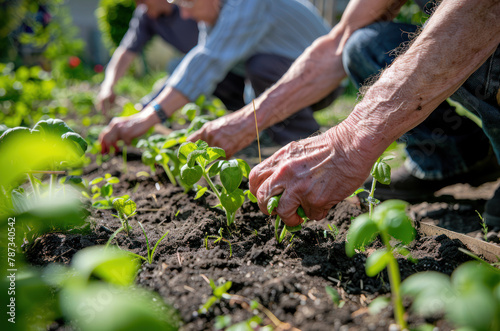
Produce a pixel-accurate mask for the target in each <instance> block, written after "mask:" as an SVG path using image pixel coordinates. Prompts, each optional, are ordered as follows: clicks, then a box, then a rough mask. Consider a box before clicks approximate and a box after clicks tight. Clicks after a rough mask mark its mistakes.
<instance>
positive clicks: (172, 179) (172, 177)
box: [161, 163, 177, 186]
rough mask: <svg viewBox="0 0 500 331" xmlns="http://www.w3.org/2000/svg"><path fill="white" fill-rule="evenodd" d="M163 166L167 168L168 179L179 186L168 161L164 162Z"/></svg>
mask: <svg viewBox="0 0 500 331" xmlns="http://www.w3.org/2000/svg"><path fill="white" fill-rule="evenodd" d="M161 166H162V167H163V169H164V170H165V173H166V174H167V177H168V179H169V180H170V182H171V183H172V184H173V185H174V186H177V181H176V180H175V177H174V174H173V173H172V171H170V167H169V166H168V163H167V164H166V165H165V164H163V163H162V165H161Z"/></svg>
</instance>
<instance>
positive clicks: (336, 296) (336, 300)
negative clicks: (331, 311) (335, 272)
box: [325, 286, 340, 306]
mask: <svg viewBox="0 0 500 331" xmlns="http://www.w3.org/2000/svg"><path fill="white" fill-rule="evenodd" d="M325 291H326V294H328V296H329V297H330V299H332V301H333V303H334V304H335V305H337V306H338V305H339V304H340V295H339V292H338V291H337V290H336V289H334V288H333V287H331V286H325Z"/></svg>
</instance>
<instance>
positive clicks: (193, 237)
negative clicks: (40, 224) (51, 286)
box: [26, 153, 498, 330]
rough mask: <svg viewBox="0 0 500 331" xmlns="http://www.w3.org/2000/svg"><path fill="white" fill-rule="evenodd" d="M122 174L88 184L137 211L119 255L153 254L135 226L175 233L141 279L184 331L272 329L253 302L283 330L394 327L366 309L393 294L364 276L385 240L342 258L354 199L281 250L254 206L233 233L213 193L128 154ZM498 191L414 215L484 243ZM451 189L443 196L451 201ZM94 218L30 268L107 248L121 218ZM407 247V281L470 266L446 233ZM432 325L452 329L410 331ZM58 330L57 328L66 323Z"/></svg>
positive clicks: (106, 168)
mask: <svg viewBox="0 0 500 331" xmlns="http://www.w3.org/2000/svg"><path fill="white" fill-rule="evenodd" d="M122 169H123V162H122V159H121V157H114V158H111V159H110V160H109V161H107V162H105V163H103V164H102V165H101V166H97V165H96V164H95V163H93V164H92V165H90V166H88V167H87V168H86V169H85V171H84V177H85V178H86V179H92V178H95V177H98V176H104V174H106V173H110V174H111V175H113V176H117V177H119V178H120V183H119V184H117V185H116V186H115V188H114V189H115V193H116V195H121V194H129V195H130V196H131V198H132V199H133V200H134V201H135V202H136V203H137V211H138V213H137V215H136V216H134V218H133V219H132V221H131V225H132V227H133V231H132V232H131V234H130V236H129V237H128V236H126V234H125V233H124V232H122V233H120V234H119V235H118V236H117V237H116V239H115V242H116V243H118V245H119V246H120V247H121V248H122V249H126V250H130V251H132V252H134V253H137V254H140V255H142V256H145V255H146V244H145V239H144V236H143V234H142V231H141V229H140V227H139V226H138V224H137V221H140V222H141V223H142V224H143V225H144V227H145V229H146V233H147V234H148V237H149V240H150V242H156V241H157V240H158V239H159V238H160V237H161V236H162V235H163V234H164V233H165V232H167V231H169V234H168V235H167V237H166V238H165V240H164V241H163V242H162V243H161V244H160V245H159V247H158V251H157V253H156V256H155V261H154V263H153V264H148V263H144V264H143V266H142V268H141V270H140V272H139V275H138V278H137V282H138V283H139V284H140V285H141V286H144V287H146V288H149V289H152V290H154V291H156V292H158V293H159V294H160V295H161V296H162V297H163V298H164V300H165V301H166V302H167V303H170V304H171V305H172V306H174V307H175V308H176V309H177V310H178V311H179V313H180V316H181V318H182V320H183V323H184V324H183V327H182V328H183V329H184V330H209V329H215V328H216V327H219V326H221V325H224V323H226V326H227V325H232V324H235V323H238V322H242V321H246V320H248V319H249V318H251V317H252V316H254V315H255V314H256V315H258V316H260V317H261V318H262V319H263V321H264V322H263V323H262V324H263V325H266V324H270V323H271V322H272V321H273V317H272V315H270V314H269V313H267V314H266V312H267V311H266V310H265V309H262V308H259V309H250V308H249V303H250V302H251V300H255V301H257V302H258V303H260V304H261V305H262V306H264V307H266V308H267V309H268V310H269V312H271V313H272V314H273V315H274V316H275V317H276V318H277V319H279V320H280V321H281V322H284V323H287V324H282V325H281V326H280V328H278V329H291V328H292V327H294V328H298V329H301V330H348V329H353V330H387V329H388V328H389V326H390V325H391V324H392V323H394V319H393V313H392V308H390V306H389V307H386V308H384V309H383V310H382V311H381V312H380V313H378V314H376V315H372V314H370V313H369V310H368V308H367V307H368V304H369V303H370V302H371V301H372V300H373V299H375V298H376V297H379V296H387V297H389V290H390V288H389V281H388V277H387V273H386V272H385V271H384V272H383V273H382V274H381V276H379V277H375V278H370V277H368V276H367V275H366V273H365V261H366V257H367V255H369V254H370V253H371V252H373V251H374V250H375V249H376V248H380V247H381V246H382V245H381V243H380V242H379V241H375V242H374V243H373V244H372V245H370V246H369V247H368V248H367V249H366V251H365V252H360V253H358V254H356V255H355V256H354V257H352V258H349V257H347V256H346V253H345V241H346V233H347V229H348V227H349V225H350V221H351V219H352V218H353V217H356V216H358V215H360V214H361V213H363V212H365V211H366V210H364V209H363V208H362V207H361V206H360V205H359V204H358V203H357V200H356V199H348V200H347V201H343V202H341V203H339V204H338V205H337V206H336V207H335V208H333V209H332V210H331V211H330V212H329V214H328V216H327V217H326V218H325V219H324V220H321V221H318V222H309V223H308V224H307V225H306V226H305V228H304V229H303V230H302V231H300V232H299V233H297V234H296V235H295V236H294V238H293V240H292V241H291V242H290V241H289V238H290V237H288V238H287V239H286V240H285V241H283V242H282V243H281V244H278V243H277V241H276V239H275V238H274V221H273V220H271V218H270V217H268V216H265V215H264V214H262V213H261V212H260V211H259V209H258V207H257V205H256V204H253V203H251V202H249V201H247V202H245V203H244V205H243V207H242V208H241V209H240V212H239V213H238V214H237V217H236V221H235V226H232V227H230V228H229V229H228V228H227V226H226V220H225V215H224V213H223V212H222V211H220V210H218V209H213V208H210V206H213V205H215V204H217V202H216V201H215V199H212V198H211V197H210V196H206V197H202V198H201V199H198V200H194V199H193V198H194V193H192V192H191V193H188V194H184V190H183V189H182V188H179V187H174V186H173V185H172V184H170V183H169V182H168V179H167V177H166V176H165V175H164V173H163V170H160V169H159V170H158V171H157V173H158V175H153V176H150V177H148V176H144V175H139V176H137V173H139V172H140V171H148V170H149V168H148V167H146V166H145V165H143V164H142V163H141V161H140V158H139V157H138V155H137V154H134V153H131V154H130V155H129V161H128V163H127V172H126V173H125V172H123V171H122ZM245 185H247V184H246V183H243V184H242V186H245ZM494 188H495V187H494V186H491V185H490V186H488V187H486V188H485V190H486V191H487V192H482V193H481V194H483V195H482V196H479V197H480V199H479V200H477V199H472V198H470V197H465V198H459V200H454V199H451V198H449V197H446V196H445V197H444V198H443V197H441V198H439V199H437V201H431V202H425V203H421V204H416V205H412V206H411V212H412V215H413V217H414V218H416V219H417V220H420V221H426V222H433V223H435V224H438V225H440V226H445V227H448V228H451V229H452V230H454V231H459V232H463V233H467V234H470V235H471V236H473V237H476V236H478V237H480V236H483V233H482V231H481V225H480V222H479V218H478V216H477V214H476V212H475V210H479V211H481V210H482V206H483V204H484V202H485V199H487V198H488V194H491V193H492V190H494ZM459 190H460V192H463V191H464V190H463V188H460V189H459ZM447 192H448V191H445V194H450V193H449V192H448V193H447ZM473 194H474V193H473ZM476 195H477V194H476ZM481 197H482V198H481ZM90 220H91V223H92V227H91V228H92V231H91V232H90V233H87V234H61V233H49V234H45V235H43V236H41V237H39V238H38V239H37V240H36V241H35V242H34V243H33V244H32V246H31V247H30V248H29V249H28V251H27V254H26V255H27V258H28V261H29V262H30V263H31V264H33V265H39V266H44V265H47V264H51V263H54V262H56V263H63V264H68V263H69V262H70V261H71V258H72V256H73V255H74V254H75V253H76V252H77V251H79V250H81V249H82V248H84V247H88V246H92V245H104V244H106V242H107V240H108V238H109V237H110V235H111V233H112V232H113V231H115V230H116V229H117V228H118V227H120V221H119V220H118V219H117V218H114V217H112V215H111V212H110V211H109V210H93V211H92V216H91V218H90ZM328 224H330V225H332V226H333V225H335V227H337V228H338V230H339V233H338V234H336V235H334V234H333V233H332V232H331V231H325V230H329V228H328ZM221 228H222V229H223V230H222V235H223V237H224V238H225V239H227V240H228V241H229V242H230V243H231V245H229V244H228V243H227V242H226V241H220V242H218V243H214V241H215V239H214V238H213V237H210V236H218V235H219V229H221ZM487 236H489V238H490V239H489V240H491V241H498V234H497V233H496V232H493V231H491V232H490V233H489V234H488V235H487ZM495 238H496V239H495ZM409 248H410V251H411V255H412V257H413V258H416V259H417V262H416V263H415V262H410V261H409V260H407V259H406V258H404V257H399V258H398V263H399V265H400V270H401V276H402V278H403V279H404V278H406V277H408V276H409V275H411V274H413V273H416V272H419V271H424V270H436V271H440V272H443V273H445V274H451V273H452V271H453V270H454V269H455V268H456V267H458V266H459V265H460V264H462V263H463V262H465V261H467V260H470V257H468V256H467V255H465V254H464V253H462V252H461V251H459V248H465V246H464V245H463V244H462V243H461V242H460V241H458V240H452V239H449V238H448V237H446V236H444V235H441V236H433V237H425V236H422V235H421V234H418V235H417V239H416V240H415V241H414V242H413V243H412V244H411V245H410V247H409ZM209 280H213V281H214V282H215V283H216V284H222V283H223V282H227V281H231V282H232V286H231V288H230V289H229V290H228V291H227V292H228V293H229V294H230V295H231V297H230V298H229V297H228V299H222V300H221V301H220V302H218V303H216V304H214V305H213V306H212V307H211V308H210V309H208V311H207V312H206V313H203V312H199V311H198V310H199V309H200V307H201V306H203V304H205V302H206V301H207V300H208V299H209V297H210V296H211V295H212V289H211V287H210V285H209V283H208V281H209ZM327 286H328V287H331V288H333V289H336V290H337V292H338V294H339V297H340V301H341V302H344V303H340V305H338V306H337V304H334V302H333V301H332V298H331V297H330V296H329V295H328V294H327V292H326V290H325V288H326V287H327ZM337 303H338V302H337ZM405 304H406V305H408V304H409V301H405ZM253 308H255V307H253ZM229 319H230V320H229ZM229 321H230V322H229ZM274 321H275V322H276V320H274ZM425 322H430V323H434V324H435V325H436V326H438V327H439V329H440V330H449V329H451V327H450V326H449V325H448V324H447V323H446V322H444V320H442V319H441V316H436V317H435V318H434V319H433V320H427V321H426V320H424V319H423V318H420V317H417V316H414V315H413V314H411V313H410V316H409V324H410V326H411V327H416V326H418V325H421V324H423V323H425ZM271 324H272V323H271ZM52 328H53V329H58V328H61V325H60V324H57V325H53V326H52Z"/></svg>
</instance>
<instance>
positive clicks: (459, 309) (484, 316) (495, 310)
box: [402, 261, 500, 331]
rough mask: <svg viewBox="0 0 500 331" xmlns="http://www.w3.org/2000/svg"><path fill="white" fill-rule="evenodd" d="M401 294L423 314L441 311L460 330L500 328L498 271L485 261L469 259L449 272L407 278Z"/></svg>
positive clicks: (423, 273) (499, 278) (420, 273)
mask: <svg viewBox="0 0 500 331" xmlns="http://www.w3.org/2000/svg"><path fill="white" fill-rule="evenodd" d="M402 291H403V293H404V294H406V295H409V296H411V297H413V299H414V300H413V304H412V307H411V308H412V309H413V310H414V311H416V312H417V313H419V314H422V315H424V316H429V315H433V316H434V315H435V314H436V312H444V313H445V317H446V319H447V320H448V321H450V322H451V323H452V324H454V325H455V326H456V327H458V328H460V330H479V331H482V330H484V331H487V330H499V329H500V314H499V312H500V270H498V269H496V268H494V267H492V266H490V265H488V264H487V263H485V262H477V261H469V262H466V263H464V264H462V265H460V266H459V267H458V268H457V269H456V270H455V271H454V272H453V274H452V275H451V277H448V276H447V275H444V274H441V273H438V272H434V271H429V272H419V273H417V274H414V275H412V276H410V277H408V278H407V279H406V280H405V281H404V282H403V284H402Z"/></svg>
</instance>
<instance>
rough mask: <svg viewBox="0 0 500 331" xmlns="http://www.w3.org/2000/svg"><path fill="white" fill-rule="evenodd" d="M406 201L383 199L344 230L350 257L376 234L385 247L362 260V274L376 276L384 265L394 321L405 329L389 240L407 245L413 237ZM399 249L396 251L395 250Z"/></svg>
mask: <svg viewBox="0 0 500 331" xmlns="http://www.w3.org/2000/svg"><path fill="white" fill-rule="evenodd" d="M407 205H408V204H407V203H406V202H404V201H401V200H387V201H385V202H383V203H381V204H380V205H379V206H378V207H377V208H375V210H374V211H373V213H372V215H370V214H363V215H360V216H358V217H357V218H355V219H354V220H353V222H352V224H351V227H350V228H349V232H348V233H347V243H346V253H347V255H348V256H353V255H354V254H355V250H356V249H360V248H364V247H365V246H366V245H368V244H370V243H371V242H372V241H373V240H374V239H375V238H376V236H377V235H380V236H381V238H382V242H383V243H384V245H385V248H383V249H380V250H377V251H375V252H374V253H372V254H371V255H370V256H369V257H368V259H367V260H366V266H365V268H366V274H367V275H368V276H370V277H373V276H376V275H377V274H379V273H380V272H381V271H382V270H384V269H385V268H388V273H389V280H390V283H391V289H392V295H393V301H394V311H395V316H396V320H397V322H398V324H399V325H400V326H401V327H402V328H406V322H405V320H404V317H403V316H404V308H403V305H402V301H401V295H400V275H399V269H398V263H397V261H396V258H395V257H394V252H393V251H394V250H395V249H393V247H392V246H391V244H390V239H391V238H394V239H396V240H398V241H400V242H401V243H403V244H409V243H410V242H411V241H412V240H413V239H414V237H415V229H414V228H413V225H412V223H411V220H410V219H409V218H408V216H407V215H406V206H407ZM398 252H399V251H398Z"/></svg>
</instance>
